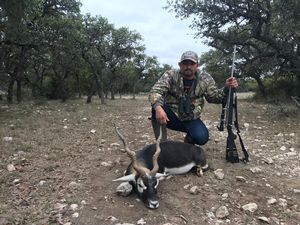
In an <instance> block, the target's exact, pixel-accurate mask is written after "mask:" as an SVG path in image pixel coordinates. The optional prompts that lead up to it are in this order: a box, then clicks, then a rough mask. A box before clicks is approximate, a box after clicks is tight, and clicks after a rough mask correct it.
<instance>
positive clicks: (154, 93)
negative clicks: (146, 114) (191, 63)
mask: <svg viewBox="0 0 300 225" xmlns="http://www.w3.org/2000/svg"><path fill="white" fill-rule="evenodd" d="M184 95H185V93H184V86H183V78H182V76H181V75H180V73H179V70H169V71H166V72H165V73H164V74H163V75H162V76H161V78H160V79H159V80H158V81H157V82H156V84H155V85H154V86H153V87H152V89H151V91H150V94H149V101H150V103H151V106H152V107H153V108H155V107H156V106H157V105H163V104H167V105H168V106H169V107H170V108H171V109H172V111H173V112H174V113H175V114H176V115H177V117H178V118H179V119H180V120H181V121H185V120H194V119H197V118H200V114H201V112H202V110H203V107H204V98H205V99H206V101H207V102H209V103H217V104H219V103H221V102H222V99H223V98H224V96H225V94H224V88H221V89H218V88H217V86H216V84H215V81H214V79H213V78H212V77H211V76H210V75H209V74H207V73H203V72H200V70H197V73H196V84H195V85H194V88H193V90H192V91H191V92H190V95H189V96H190V99H191V104H190V105H191V112H190V113H189V114H188V115H187V114H182V113H180V110H179V104H180V103H179V101H180V100H179V99H180V96H184Z"/></svg>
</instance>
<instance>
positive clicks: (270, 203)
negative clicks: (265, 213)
mask: <svg viewBox="0 0 300 225" xmlns="http://www.w3.org/2000/svg"><path fill="white" fill-rule="evenodd" d="M276 202H277V200H276V199H275V198H269V199H268V201H267V203H268V205H273V204H275V203H276Z"/></svg>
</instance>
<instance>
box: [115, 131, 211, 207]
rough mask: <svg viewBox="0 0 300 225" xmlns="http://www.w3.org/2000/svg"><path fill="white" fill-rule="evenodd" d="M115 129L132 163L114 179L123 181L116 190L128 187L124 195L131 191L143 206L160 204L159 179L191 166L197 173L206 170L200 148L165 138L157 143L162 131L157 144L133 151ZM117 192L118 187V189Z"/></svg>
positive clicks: (157, 205) (187, 170)
mask: <svg viewBox="0 0 300 225" xmlns="http://www.w3.org/2000/svg"><path fill="white" fill-rule="evenodd" d="M115 130H116V132H117V134H118V136H119V137H120V139H121V141H122V142H123V144H124V148H125V151H126V153H127V155H128V156H129V157H130V159H131V163H130V165H129V166H128V168H127V170H126V171H125V175H124V176H123V177H121V178H118V179H116V180H114V181H122V182H123V183H122V184H121V185H120V186H119V190H120V189H122V188H123V187H128V186H129V187H130V188H129V191H128V189H127V193H126V194H124V193H123V195H129V194H130V193H131V192H132V190H134V191H135V192H136V193H137V194H138V195H139V197H140V198H141V200H142V201H143V202H144V203H145V205H146V206H147V207H148V208H150V209H156V208H158V207H159V202H158V197H157V195H156V190H157V186H158V183H159V178H162V177H164V176H167V175H172V174H184V173H187V172H189V171H190V170H191V169H192V168H193V167H195V168H196V173H197V175H198V176H202V175H203V171H205V170H207V169H208V165H207V163H206V157H205V154H204V151H203V149H202V148H200V147H198V146H195V145H192V144H188V143H183V142H175V141H164V142H162V143H160V140H161V136H162V135H161V133H162V132H160V136H159V137H158V139H157V141H156V144H151V145H147V146H145V147H144V148H143V149H141V150H139V151H137V152H134V151H132V150H130V149H129V148H128V145H127V142H126V141H125V139H124V137H123V136H122V134H121V133H120V132H119V130H118V129H117V127H116V126H115ZM117 191H118V189H117Z"/></svg>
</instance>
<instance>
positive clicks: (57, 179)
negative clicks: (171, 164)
mask: <svg viewBox="0 0 300 225" xmlns="http://www.w3.org/2000/svg"><path fill="white" fill-rule="evenodd" d="M94 100H96V99H94ZM0 106H1V108H0V124H1V127H0V137H1V140H0V150H1V155H0V157H1V162H0V186H1V192H0V225H8V224H31V225H33V224H35V225H44V224H45V225H46V224H63V225H73V224H77V225H98V224H101V225H102V224H107V225H121V224H123V225H130V224H139V225H176V224H177V225H181V224H192V225H193V224H195V225H196V224H197V225H198V224H200V225H201V224H214V225H215V224H230V225H232V224H245V225H246V224H247V225H248V224H252V225H254V224H281V225H283V224H286V225H296V224H300V222H299V221H300V164H299V159H300V140H299V138H300V129H299V127H300V115H299V114H300V113H299V109H297V108H296V107H295V106H292V105H283V104H278V105H276V106H272V105H267V104H261V103H256V102H253V101H251V100H249V99H247V100H240V101H239V122H240V128H241V134H242V137H243V139H244V142H245V145H246V148H247V149H248V151H249V154H250V163H248V164H243V163H238V164H231V163H227V162H226V161H225V145H226V143H225V140H226V136H227V134H226V132H219V131H218V130H217V129H216V125H217V124H218V122H219V121H218V120H219V113H220V106H219V105H212V104H207V105H206V108H205V112H204V114H203V120H204V121H205V123H206V125H207V126H208V127H209V130H210V141H209V143H208V144H206V145H205V146H204V147H203V148H204V150H205V152H206V154H207V159H208V162H209V164H210V165H211V167H212V170H210V171H208V172H206V173H205V174H204V176H203V177H201V178H199V177H197V176H196V175H195V174H194V173H188V174H186V175H180V176H174V177H171V178H170V179H167V180H164V181H162V182H161V183H160V185H159V187H158V196H159V200H160V207H159V208H158V209H156V210H149V209H148V208H145V207H144V205H143V203H142V202H141V201H140V200H139V199H138V198H137V196H136V195H135V194H132V195H130V196H128V197H122V196H118V195H117V194H116V192H115V191H116V187H117V186H118V183H116V182H112V180H113V179H116V178H118V177H120V176H122V173H123V171H124V170H125V168H126V167H127V164H128V163H129V159H128V158H127V157H126V155H125V154H124V153H122V152H121V151H120V149H122V148H123V146H122V145H121V142H120V141H119V139H118V137H117V136H116V134H115V133H114V130H113V126H112V124H113V123H116V124H117V125H118V127H119V128H120V131H121V132H122V133H123V134H124V136H125V137H126V139H127V141H128V142H129V146H130V148H131V149H134V150H137V149H140V148H142V147H143V146H145V145H147V144H149V143H153V142H154V138H153V134H152V130H151V126H150V122H149V120H148V119H147V117H148V116H149V104H148V102H147V100H146V98H145V97H139V98H138V99H137V100H131V99H130V98H129V99H128V98H127V99H117V100H114V101H108V102H107V104H106V105H99V103H98V101H97V102H96V101H94V102H93V103H92V104H89V105H87V104H85V101H84V100H83V99H81V100H72V101H69V102H67V103H64V104H62V103H58V102H54V101H53V102H39V103H22V104H19V105H11V106H6V105H5V104H4V103H3V102H1V103H0ZM168 138H169V139H171V140H183V134H181V133H178V132H169V133H168ZM237 145H238V146H239V143H238V142H237ZM239 154H240V156H241V157H242V153H241V152H240V151H239Z"/></svg>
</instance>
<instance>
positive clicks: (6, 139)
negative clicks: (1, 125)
mask: <svg viewBox="0 0 300 225" xmlns="http://www.w3.org/2000/svg"><path fill="white" fill-rule="evenodd" d="M12 140H13V138H12V137H4V138H3V141H6V142H10V141H12Z"/></svg>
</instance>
